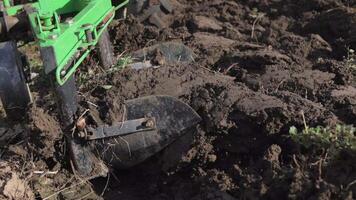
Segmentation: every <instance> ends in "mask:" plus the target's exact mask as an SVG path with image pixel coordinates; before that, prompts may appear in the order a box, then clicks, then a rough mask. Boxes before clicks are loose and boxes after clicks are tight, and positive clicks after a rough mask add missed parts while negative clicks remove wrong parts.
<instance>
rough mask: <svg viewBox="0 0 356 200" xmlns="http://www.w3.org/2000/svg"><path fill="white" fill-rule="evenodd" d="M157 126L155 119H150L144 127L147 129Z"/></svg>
mask: <svg viewBox="0 0 356 200" xmlns="http://www.w3.org/2000/svg"><path fill="white" fill-rule="evenodd" d="M155 125H156V122H155V120H154V119H153V118H148V119H147V121H145V122H144V126H145V127H147V128H154V127H155Z"/></svg>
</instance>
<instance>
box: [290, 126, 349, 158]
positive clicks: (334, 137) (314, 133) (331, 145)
mask: <svg viewBox="0 0 356 200" xmlns="http://www.w3.org/2000/svg"><path fill="white" fill-rule="evenodd" d="M355 133H356V128H355V127H353V126H351V125H350V126H349V125H336V126H335V127H322V126H318V127H307V126H306V127H305V128H304V130H303V131H298V130H297V128H296V127H294V126H293V127H291V128H290V129H289V134H290V137H291V138H292V140H293V141H294V142H296V143H298V144H300V145H302V146H304V147H305V148H307V149H309V148H316V149H322V150H328V151H329V152H331V153H338V152H339V151H340V150H352V151H356V135H355Z"/></svg>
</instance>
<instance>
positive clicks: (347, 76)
mask: <svg viewBox="0 0 356 200" xmlns="http://www.w3.org/2000/svg"><path fill="white" fill-rule="evenodd" d="M355 6H356V2H355V1H353V0H349V1H348V0H298V1H296V0H285V1H279V0H260V1H258V0H238V1H234V0H195V1H192V0H190V1H189V0H177V2H175V3H174V10H173V11H172V12H171V13H166V14H165V15H164V16H162V17H161V20H162V22H163V27H157V26H155V25H153V24H150V23H149V22H147V21H142V20H140V17H135V16H133V15H131V14H128V15H127V17H126V19H121V18H120V19H119V18H118V19H116V20H115V21H114V23H112V25H111V27H110V35H111V38H112V42H113V44H114V47H115V53H116V55H117V58H118V59H119V63H118V65H117V66H115V67H113V68H112V69H110V70H106V71H105V70H102V69H101V68H100V66H98V59H97V56H96V55H93V56H91V57H90V58H88V59H87V60H86V61H85V63H84V64H83V66H82V67H81V69H80V73H78V74H77V83H78V88H79V92H78V94H79V100H78V103H79V105H80V109H81V113H83V112H85V110H86V109H89V110H92V112H93V113H96V114H97V115H98V116H99V117H98V118H100V120H102V122H103V123H107V124H111V123H113V122H115V121H121V120H122V113H123V109H122V104H123V102H124V100H127V99H132V98H137V97H142V96H147V95H170V96H174V97H177V98H179V99H181V100H183V101H184V102H186V103H187V104H189V105H190V106H192V108H193V109H194V110H196V111H197V112H198V114H199V115H200V116H201V117H202V119H203V120H202V122H201V123H200V124H199V125H198V126H197V127H196V128H195V129H192V130H189V133H188V134H186V135H185V136H183V137H182V138H180V139H179V140H178V141H176V142H174V143H173V144H172V145H170V146H169V147H168V148H166V149H165V150H163V151H162V152H160V153H159V154H157V155H156V156H154V157H153V158H151V159H150V160H148V161H146V162H145V163H143V164H141V165H139V166H137V167H134V168H131V169H128V170H113V169H110V173H109V176H108V177H104V178H97V179H94V180H90V181H88V180H85V179H81V178H80V177H78V176H77V175H76V174H75V173H74V174H73V172H72V171H71V170H72V168H71V164H70V162H69V161H68V155H67V154H66V153H65V152H66V151H65V149H66V146H65V142H64V139H63V135H62V133H61V130H60V126H59V120H58V113H57V111H56V104H55V102H54V100H53V94H51V92H50V90H49V87H48V83H47V82H46V80H44V79H42V78H37V79H36V81H35V83H33V84H32V85H31V89H32V91H33V95H34V98H35V103H34V105H33V107H32V109H31V111H30V115H29V116H30V117H29V120H28V122H26V123H24V124H14V123H13V122H10V121H7V120H6V118H5V117H4V114H3V112H0V114H1V115H0V116H2V117H0V125H1V127H0V139H1V142H0V146H1V147H2V148H0V159H1V160H0V177H1V178H0V199H33V198H37V199H100V198H103V199H125V200H138V199H152V200H153V199H155V200H164V199H167V200H168V199H175V200H188V199H193V200H215V199H221V200H234V199H246V200H252V199H320V200H334V199H349V200H351V199H355V198H356V161H355V160H356V136H355V130H356V129H354V128H353V127H352V126H353V125H355V122H356V78H355V76H356V62H355V59H356V52H355V50H354V49H356V9H355ZM167 42H168V43H167ZM159 45H166V47H167V46H168V47H170V48H168V49H169V50H170V51H173V53H172V52H171V53H172V54H174V55H175V56H176V57H177V58H172V59H168V58H167V57H165V52H162V51H163V50H160V49H159V48H158V49H157V48H155V47H157V46H158V47H159ZM183 45H185V46H183ZM152 46H153V47H152ZM142 49H144V50H147V51H148V52H149V54H148V55H147V57H146V55H145V56H144V57H145V58H144V60H145V61H146V60H148V61H151V63H152V64H153V65H154V66H155V67H150V68H147V69H141V70H135V69H132V68H131V67H130V66H131V65H130V63H134V62H136V60H135V58H136V57H140V56H141V57H142V54H143V53H142ZM152 49H154V50H152ZM140 50H141V51H140ZM24 51H25V52H26V51H27V52H28V53H29V54H30V60H31V62H32V63H33V64H34V65H40V64H41V63H40V62H39V61H37V59H38V58H37V56H38V55H36V53H34V52H36V49H30V48H25V50H24ZM35 71H36V70H35ZM38 73H39V74H40V72H38ZM318 127H319V128H318Z"/></svg>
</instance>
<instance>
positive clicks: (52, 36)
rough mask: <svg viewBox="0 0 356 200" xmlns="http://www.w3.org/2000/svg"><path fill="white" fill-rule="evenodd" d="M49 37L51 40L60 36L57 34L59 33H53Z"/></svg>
mask: <svg viewBox="0 0 356 200" xmlns="http://www.w3.org/2000/svg"><path fill="white" fill-rule="evenodd" d="M48 38H49V39H51V40H55V39H57V38H58V36H57V34H51V35H49V36H48Z"/></svg>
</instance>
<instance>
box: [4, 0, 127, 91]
mask: <svg viewBox="0 0 356 200" xmlns="http://www.w3.org/2000/svg"><path fill="white" fill-rule="evenodd" d="M128 2H129V0H125V1H123V2H122V3H121V4H120V5H118V6H117V7H114V6H113V5H112V2H111V0H36V1H33V2H32V3H29V4H27V5H26V6H25V5H16V6H11V5H10V1H9V0H4V2H3V4H4V7H5V12H6V14H7V15H10V16H12V15H16V14H18V13H20V12H23V11H24V10H26V11H27V13H28V18H29V22H30V25H31V28H32V31H33V33H34V35H35V37H36V39H37V42H38V44H39V46H40V48H41V49H51V52H52V54H51V57H53V59H54V60H53V61H52V63H54V64H53V65H54V66H44V67H45V71H46V72H47V73H49V72H51V71H53V70H55V77H56V80H57V82H58V84H59V85H63V84H64V83H65V82H66V81H67V80H68V79H69V78H70V77H71V76H72V75H73V74H74V73H75V71H76V70H77V68H78V67H79V65H80V64H81V63H82V62H83V60H84V59H85V58H86V57H87V56H88V54H89V53H90V51H91V50H92V49H93V48H94V46H95V45H96V44H97V42H98V39H99V38H100V36H101V34H102V32H103V31H104V30H105V29H106V28H107V26H108V25H109V23H110V22H111V21H112V20H113V18H114V15H115V11H116V10H117V9H119V8H122V7H123V6H125V5H126V4H127V3H128ZM28 5H29V6H30V9H28V7H29V6H28ZM29 10H30V11H29ZM46 68H47V70H46Z"/></svg>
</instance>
